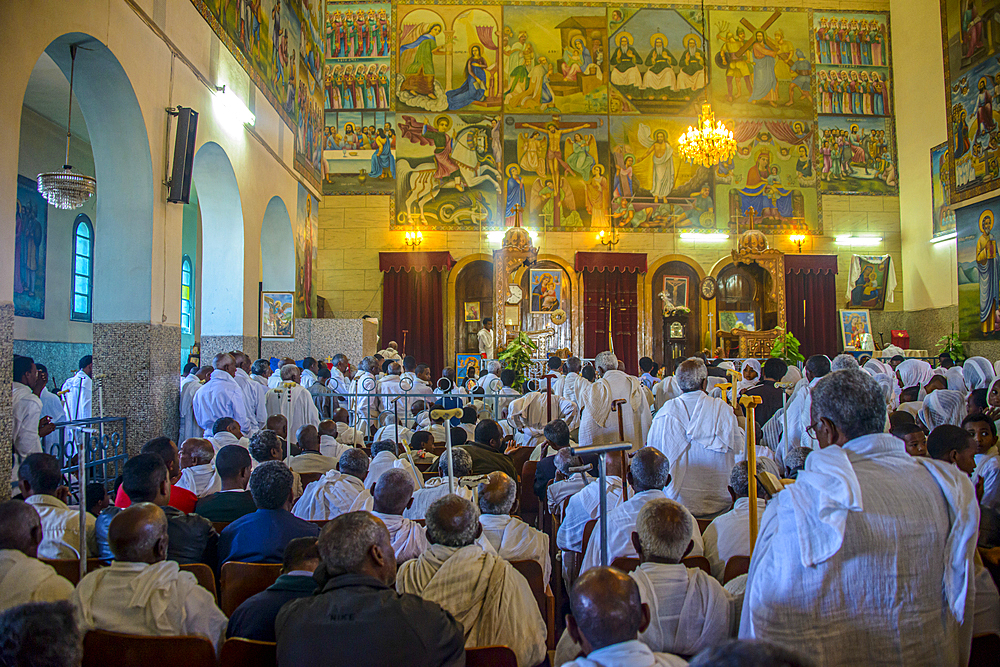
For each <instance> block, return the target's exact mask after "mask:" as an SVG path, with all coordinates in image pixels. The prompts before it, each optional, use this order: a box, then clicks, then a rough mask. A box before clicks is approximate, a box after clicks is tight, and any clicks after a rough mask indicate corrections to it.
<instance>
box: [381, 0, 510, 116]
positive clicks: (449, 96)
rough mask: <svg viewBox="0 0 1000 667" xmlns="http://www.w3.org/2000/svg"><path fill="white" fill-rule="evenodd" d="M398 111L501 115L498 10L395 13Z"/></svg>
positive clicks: (432, 8)
mask: <svg viewBox="0 0 1000 667" xmlns="http://www.w3.org/2000/svg"><path fill="white" fill-rule="evenodd" d="M397 13H398V20H397V27H398V36H397V39H398V43H399V45H398V50H397V73H396V82H395V86H394V89H395V91H396V104H397V106H396V108H397V110H404V109H405V110H413V111H432V112H455V111H462V110H466V111H470V112H489V111H499V110H500V108H501V105H502V102H503V96H502V95H503V80H502V78H501V73H500V69H501V67H500V61H501V60H502V58H503V56H502V54H501V48H502V46H501V45H502V38H501V27H502V25H503V22H502V18H501V8H500V7H499V6H482V7H478V6H469V5H458V6H448V5H419V6H407V5H399V6H398V7H397Z"/></svg>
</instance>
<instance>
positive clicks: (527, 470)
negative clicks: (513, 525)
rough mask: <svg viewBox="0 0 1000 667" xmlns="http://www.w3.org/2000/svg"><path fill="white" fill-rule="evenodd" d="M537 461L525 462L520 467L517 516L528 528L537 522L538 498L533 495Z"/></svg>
mask: <svg viewBox="0 0 1000 667" xmlns="http://www.w3.org/2000/svg"><path fill="white" fill-rule="evenodd" d="M536 468H538V461H525V462H524V464H523V465H522V466H521V488H520V490H519V492H520V493H519V498H518V500H519V502H518V511H517V513H518V515H520V517H521V520H522V521H524V522H525V523H526V524H528V525H529V526H533V525H535V524H536V523H537V522H538V516H539V515H538V513H539V510H540V508H539V505H538V496H536V495H535V469H536Z"/></svg>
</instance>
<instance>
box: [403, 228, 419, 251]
mask: <svg viewBox="0 0 1000 667" xmlns="http://www.w3.org/2000/svg"><path fill="white" fill-rule="evenodd" d="M403 241H404V242H405V243H406V246H407V247H408V248H410V250H416V249H417V248H418V247H420V244H421V243H423V242H424V235H423V233H421V232H420V230H417V231H413V232H406V235H405V236H404V238H403Z"/></svg>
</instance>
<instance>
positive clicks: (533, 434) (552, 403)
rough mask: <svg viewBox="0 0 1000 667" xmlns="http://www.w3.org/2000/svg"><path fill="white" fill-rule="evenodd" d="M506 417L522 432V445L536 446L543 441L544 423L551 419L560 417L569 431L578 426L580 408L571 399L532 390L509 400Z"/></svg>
mask: <svg viewBox="0 0 1000 667" xmlns="http://www.w3.org/2000/svg"><path fill="white" fill-rule="evenodd" d="M549 414H551V415H552V419H549ZM507 419H508V421H510V423H511V425H513V426H514V427H515V428H517V429H520V431H521V433H522V434H523V436H524V442H523V443H522V444H521V446H522V447H537V446H538V445H541V444H544V443H545V433H544V430H545V425H546V424H548V423H549V422H550V421H552V420H553V419H562V420H563V421H564V422H566V426H567V427H568V428H569V430H570V431H573V430H575V429H576V428H578V427H579V426H580V409H579V408H578V407H577V405H576V403H574V402H573V401H571V400H569V399H567V398H563V397H562V396H559V395H557V394H552V395H551V396H546V394H545V392H544V391H533V392H530V393H527V394H525V395H524V396H522V397H521V398H517V399H514V400H513V401H511V402H510V405H509V406H508V407H507Z"/></svg>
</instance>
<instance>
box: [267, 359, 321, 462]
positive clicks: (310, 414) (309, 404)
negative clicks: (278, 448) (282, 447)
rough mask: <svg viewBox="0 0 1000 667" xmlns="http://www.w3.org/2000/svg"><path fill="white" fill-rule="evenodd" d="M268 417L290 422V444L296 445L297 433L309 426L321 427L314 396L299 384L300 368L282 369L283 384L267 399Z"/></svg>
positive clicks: (288, 366) (271, 391)
mask: <svg viewBox="0 0 1000 667" xmlns="http://www.w3.org/2000/svg"><path fill="white" fill-rule="evenodd" d="M265 406H266V408H267V416H268V417H270V416H271V415H284V417H285V419H287V420H288V442H289V443H290V444H293V445H294V444H295V442H296V440H295V438H296V433H298V431H299V429H300V428H302V427H303V426H305V425H307V424H312V425H313V426H319V410H317V409H316V404H315V403H314V402H313V400H312V394H310V393H309V390H308V389H305V388H304V387H302V386H301V385H300V384H299V367H298V366H293V365H291V364H288V365H287V366H282V367H281V384H279V385H278V386H277V388H275V389H270V390H268V392H267V395H266V398H265Z"/></svg>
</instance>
